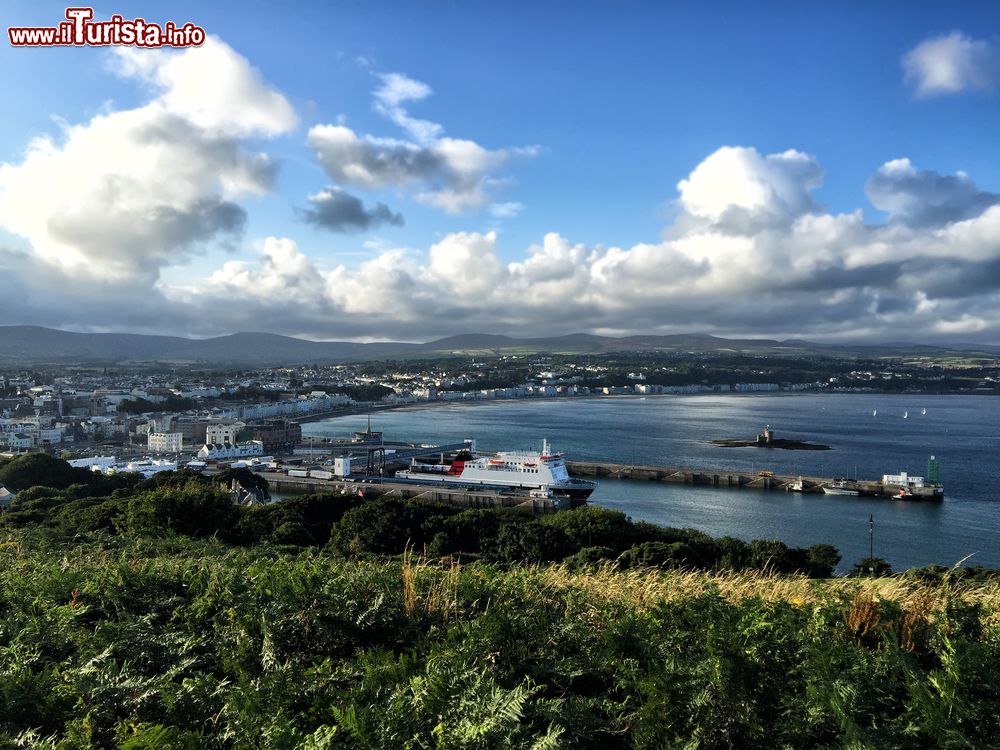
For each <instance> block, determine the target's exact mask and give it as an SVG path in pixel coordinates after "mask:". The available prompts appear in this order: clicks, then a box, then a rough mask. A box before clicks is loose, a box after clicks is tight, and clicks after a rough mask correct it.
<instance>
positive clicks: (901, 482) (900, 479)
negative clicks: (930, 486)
mask: <svg viewBox="0 0 1000 750" xmlns="http://www.w3.org/2000/svg"><path fill="white" fill-rule="evenodd" d="M882 484H885V485H889V486H892V487H923V486H924V478H923V477H911V476H910V475H909V474H907V473H906V472H905V471H901V472H900V473H899V474H883V475H882Z"/></svg>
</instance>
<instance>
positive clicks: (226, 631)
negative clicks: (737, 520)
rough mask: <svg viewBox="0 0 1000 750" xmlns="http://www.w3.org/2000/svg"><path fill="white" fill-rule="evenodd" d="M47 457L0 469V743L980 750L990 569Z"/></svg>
mask: <svg viewBox="0 0 1000 750" xmlns="http://www.w3.org/2000/svg"><path fill="white" fill-rule="evenodd" d="M61 463H62V462H54V461H53V460H52V459H39V458H32V459H31V460H30V461H27V460H25V459H16V460H15V461H11V462H7V463H3V464H2V465H0V481H3V482H6V483H7V484H8V486H11V487H14V488H15V489H16V490H17V491H18V494H17V497H16V498H15V500H14V502H13V504H12V506H11V509H10V511H9V512H8V513H6V515H4V516H2V517H0V570H2V571H3V575H2V576H0V747H4V748H7V747H10V748H64V749H67V750H68V749H70V748H74V749H75V748H122V749H126V748H128V749H130V750H137V749H139V748H185V749H186V748H191V749H192V750H194V749H195V748H234V749H236V748H304V749H306V748H308V749H312V750H316V749H318V748H372V749H375V748H483V749H487V748H505V747H506V748H539V749H540V748H618V747H623V748H705V749H706V750H707V749H708V748H761V749H764V748H768V749H771V748H797V749H798V748H842V747H851V748H952V747H954V748H959V747H964V748H986V747H996V746H997V738H1000V712H998V711H997V706H998V705H1000V579H998V578H997V577H996V576H995V574H994V573H992V572H990V571H943V570H922V571H911V572H909V573H907V574H905V575H900V576H895V577H886V578H877V579H871V578H853V577H850V578H827V577H823V576H828V575H829V567H825V566H829V565H830V564H831V563H832V564H835V557H836V551H835V550H832V548H823V549H816V548H812V549H810V550H795V549H790V548H787V547H784V545H781V544H780V543H778V542H766V541H762V542H754V543H744V542H740V541H739V540H720V539H711V538H710V537H706V536H704V535H699V534H698V532H693V531H690V530H687V531H686V530H677V529H663V528H661V527H656V526H651V525H649V524H633V523H632V522H630V521H628V519H626V518H624V517H623V516H621V514H617V513H614V512H610V511H601V510H599V509H594V508H590V509H581V510H577V511H571V512H566V513H560V514H555V515H552V516H547V517H545V518H540V519H538V518H532V517H531V516H527V515H520V514H511V513H499V512H496V511H489V510H459V509H455V508H446V507H441V506H429V505H423V504H418V503H402V502H395V501H385V502H372V501H370V500H369V501H363V500H360V499H358V498H351V497H338V496H308V497H303V498H298V499H296V500H292V501H284V502H281V503H276V504H273V505H269V506H264V507H254V508H247V507H243V506H234V505H232V504H231V502H230V501H229V499H228V495H227V493H226V491H225V484H226V479H227V478H226V477H223V478H222V480H221V481H212V480H208V479H205V478H200V477H196V476H192V475H189V474H185V473H179V474H166V475H159V476H158V477H156V478H154V479H153V480H148V481H139V480H137V479H135V478H134V477H122V476H119V477H115V478H108V479H104V478H101V477H95V476H93V475H91V476H85V474H86V472H84V473H83V474H79V473H77V472H75V471H72V470H68V467H66V468H59V464H61ZM43 464H44V465H43ZM42 473H44V476H45V477H47V478H48V480H49V481H50V482H51V483H52V485H54V486H48V487H46V486H39V485H38V483H37V477H38V476H39V475H40V474H42ZM242 478H243V479H244V480H245V481H250V479H249V478H248V477H246V476H243V477H242ZM670 539H673V540H674V541H667V540H670ZM820 547H822V545H821V546H820ZM414 549H416V550H419V552H415V551H414ZM824 568H825V569H824ZM776 570H787V571H793V570H798V571H800V572H798V573H795V572H786V573H776V572H774V571H776ZM807 574H809V575H812V576H813V577H811V578H810V577H807Z"/></svg>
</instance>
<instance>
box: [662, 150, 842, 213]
mask: <svg viewBox="0 0 1000 750" xmlns="http://www.w3.org/2000/svg"><path fill="white" fill-rule="evenodd" d="M822 181H823V170H822V169H821V168H820V166H819V163H818V162H817V161H816V159H815V158H814V157H812V156H810V155H809V154H803V153H801V152H799V151H795V150H789V151H785V152H784V153H781V154H769V155H767V156H764V155H762V154H760V153H759V152H758V151H757V150H756V149H752V148H737V147H732V146H724V147H723V148H720V149H719V150H718V151H716V152H715V153H713V154H712V155H711V156H709V157H708V158H707V159H705V160H704V161H703V162H701V164H699V165H698V166H697V167H696V168H695V169H694V171H693V172H692V173H691V175H690V176H689V177H688V178H687V179H685V180H681V181H680V182H679V183H678V184H677V190H678V191H679V192H680V203H681V205H682V206H683V207H684V209H685V210H686V211H687V213H688V214H690V215H692V216H697V217H700V218H705V219H709V220H711V221H713V222H721V221H723V219H724V218H726V217H727V216H728V217H729V218H730V219H733V218H738V217H740V216H743V217H755V216H756V217H765V218H771V219H787V218H793V217H795V216H799V215H801V214H803V213H806V212H808V211H811V210H813V209H814V208H815V205H814V204H813V200H812V195H811V194H812V191H813V190H815V189H816V188H817V187H819V186H820V184H821V183H822Z"/></svg>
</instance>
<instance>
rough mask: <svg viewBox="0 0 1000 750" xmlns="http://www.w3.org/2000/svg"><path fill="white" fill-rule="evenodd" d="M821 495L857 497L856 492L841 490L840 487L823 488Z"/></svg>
mask: <svg viewBox="0 0 1000 750" xmlns="http://www.w3.org/2000/svg"><path fill="white" fill-rule="evenodd" d="M823 494H824V495H844V496H846V497H857V496H858V494H859V493H858V491H857V490H846V489H843V488H842V487H824V488H823Z"/></svg>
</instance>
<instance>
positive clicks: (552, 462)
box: [396, 440, 597, 500]
mask: <svg viewBox="0 0 1000 750" xmlns="http://www.w3.org/2000/svg"><path fill="white" fill-rule="evenodd" d="M396 477H397V478H398V479H407V480H410V481H417V482H429V483H435V484H455V485H470V484H478V485H489V486H491V487H509V488H518V489H527V490H529V491H539V490H540V491H542V492H545V493H546V494H549V493H551V495H552V496H555V497H569V498H572V499H576V500H586V499H587V498H588V497H590V493H592V492H593V491H594V489H595V488H596V487H597V483H596V482H589V481H587V480H585V479H573V478H571V477H570V475H569V471H568V470H567V469H566V457H565V455H564V454H562V453H557V452H554V451H552V450H551V449H550V448H549V443H548V441H547V440H546V441H545V442H544V443H543V444H542V451H541V453H538V452H535V451H501V452H500V453H496V454H494V455H492V456H483V457H480V458H475V457H473V455H472V453H470V452H469V451H460V452H459V453H458V455H457V456H456V457H455V459H454V460H453V461H452V462H451V463H450V464H424V463H417V461H416V459H414V460H413V462H412V463H411V464H410V467H409V468H408V469H404V470H402V471H397V472H396Z"/></svg>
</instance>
